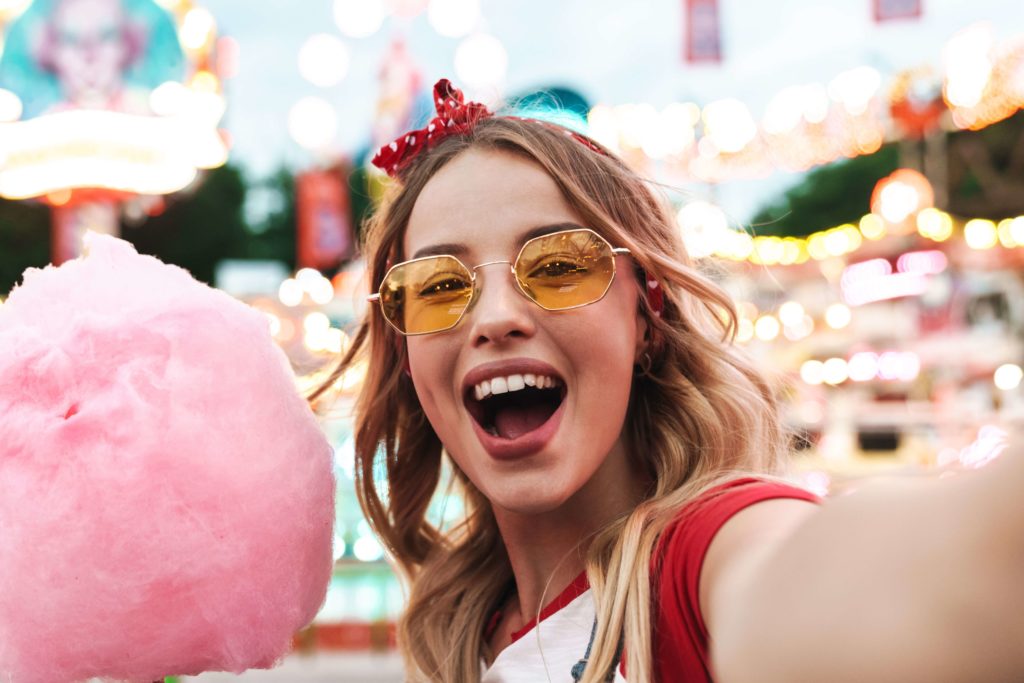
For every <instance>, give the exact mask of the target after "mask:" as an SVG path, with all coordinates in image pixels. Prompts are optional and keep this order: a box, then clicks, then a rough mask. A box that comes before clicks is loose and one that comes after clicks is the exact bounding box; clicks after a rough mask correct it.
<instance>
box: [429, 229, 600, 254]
mask: <svg viewBox="0 0 1024 683" xmlns="http://www.w3.org/2000/svg"><path fill="white" fill-rule="evenodd" d="M582 229H583V226H582V225H579V224H578V223H573V222H571V221H565V222H562V223H550V224H548V225H539V226H537V227H536V228H531V229H530V230H527V231H526V232H524V233H523V234H521V235H520V236H519V237H518V238H517V239H516V249H522V247H523V245H524V244H526V243H527V242H529V241H530V240H532V239H534V238H535V237H543V236H544V235H550V234H551V233H553V232H562V231H563V230H582ZM467 251H469V249H468V248H467V247H466V245H465V244H461V243H459V242H445V243H442V244H432V245H430V246H427V247H423V248H422V249H418V250H417V251H416V253H415V254H413V255H412V258H413V259H418V258H423V257H424V256H445V255H451V256H464V255H465V254H466V252H467Z"/></svg>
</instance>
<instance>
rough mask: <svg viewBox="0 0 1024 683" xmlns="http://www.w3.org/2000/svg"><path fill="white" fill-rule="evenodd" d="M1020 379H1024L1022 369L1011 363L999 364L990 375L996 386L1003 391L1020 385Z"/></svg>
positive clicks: (1011, 389)
mask: <svg viewBox="0 0 1024 683" xmlns="http://www.w3.org/2000/svg"><path fill="white" fill-rule="evenodd" d="M1021 379H1024V371H1022V370H1021V368H1020V366H1019V365H1015V364H1013V363H1007V364H1005V365H1000V366H999V367H998V368H996V371H995V374H994V375H993V377H992V380H993V381H994V382H995V385H996V387H997V388H999V389H1001V390H1003V391H1013V390H1014V389H1016V388H1017V387H1018V386H1020V382H1021Z"/></svg>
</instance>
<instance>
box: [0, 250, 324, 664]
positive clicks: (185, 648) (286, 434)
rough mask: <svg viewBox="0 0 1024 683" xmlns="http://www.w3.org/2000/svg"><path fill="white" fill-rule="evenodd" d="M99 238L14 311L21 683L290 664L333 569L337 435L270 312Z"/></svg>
mask: <svg viewBox="0 0 1024 683" xmlns="http://www.w3.org/2000/svg"><path fill="white" fill-rule="evenodd" d="M87 252H88V255H87V256H85V257H83V258H80V259H77V260H75V261H71V262H69V263H66V264H64V265H62V266H61V267H59V268H53V267H48V268H46V269H44V270H29V271H28V272H26V274H25V279H24V283H23V284H22V285H21V286H20V287H18V288H16V289H15V290H14V291H13V292H12V293H11V295H10V297H9V298H8V300H7V302H6V303H5V304H4V305H3V306H2V307H0V681H2V682H3V683H62V682H65V681H82V680H86V679H88V678H91V677H105V678H112V679H118V680H129V681H153V680H156V679H161V677H163V676H165V675H176V674H198V673H201V672H203V671H212V670H224V671H232V672H241V671H244V670H245V669H248V668H256V667H260V668H266V667H271V666H273V665H274V663H275V662H276V661H278V660H279V659H280V658H281V657H282V656H283V655H284V654H286V652H287V650H288V648H289V645H290V642H291V637H292V634H293V633H294V632H295V631H296V630H298V629H299V628H301V627H302V626H303V625H305V624H307V623H308V622H309V621H311V620H312V618H313V616H314V615H315V614H316V612H317V610H318V608H319V606H320V605H321V603H322V602H323V599H324V596H325V592H326V589H327V584H328V581H329V579H330V573H331V567H332V555H331V541H332V538H333V529H332V525H333V519H334V490H335V489H334V486H335V484H334V479H333V474H332V452H331V448H330V446H329V444H328V443H327V441H326V439H325V437H324V436H323V434H322V432H321V431H320V429H319V427H318V425H317V422H316V420H315V418H314V416H313V414H312V413H311V411H310V409H309V407H308V406H307V405H306V403H305V401H303V399H302V398H301V397H300V396H299V395H298V394H297V392H296V389H295V386H294V382H293V378H292V374H291V370H290V368H289V367H288V364H287V359H286V358H285V357H284V355H283V353H282V352H281V351H280V350H279V349H278V348H277V347H276V346H275V345H274V343H273V341H272V340H271V337H270V333H269V330H268V325H267V320H266V317H265V316H264V315H263V314H262V313H260V312H259V311H256V310H254V309H251V308H249V307H247V306H245V305H244V304H242V303H240V302H238V301H236V300H234V299H232V298H231V297H229V296H228V295H226V294H224V293H223V292H219V291H217V290H214V289H211V288H209V287H207V286H205V285H202V284H200V283H199V282H196V281H195V280H194V279H192V277H191V276H189V274H188V273H186V272H185V271H184V270H182V269H180V268H176V267H173V266H168V265H164V264H163V263H161V262H159V261H158V260H156V259H154V258H151V257H147V256H140V255H138V254H137V253H135V251H134V249H133V248H132V247H131V246H130V245H129V244H128V243H126V242H122V241H120V240H117V239H114V238H112V237H104V236H95V235H94V236H90V238H88V240H87Z"/></svg>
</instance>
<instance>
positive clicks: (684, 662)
mask: <svg viewBox="0 0 1024 683" xmlns="http://www.w3.org/2000/svg"><path fill="white" fill-rule="evenodd" d="M777 498H795V499H798V500H806V501H810V502H819V499H818V498H817V497H816V496H814V495H813V494H811V493H808V492H807V491H804V490H803V489H798V488H796V487H793V486H788V485H785V484H777V483H774V482H766V481H761V480H758V479H753V478H746V479H739V480H736V481H733V482H729V483H727V484H724V485H722V486H719V487H717V488H714V489H711V490H709V491H707V492H705V493H704V494H702V495H701V496H700V497H699V498H697V499H696V500H694V501H692V502H691V503H689V504H687V505H686V506H685V507H684V508H683V509H682V510H680V512H679V514H678V515H677V516H676V518H675V519H674V520H673V521H672V522H671V523H670V524H669V525H668V526H667V527H666V529H665V532H664V533H663V534H662V537H661V539H660V540H659V542H658V545H657V547H656V549H655V552H654V557H653V558H652V560H651V575H652V579H651V580H652V584H653V585H652V588H654V595H655V605H654V610H653V613H652V615H651V616H652V619H653V621H654V632H653V652H652V664H653V668H654V679H655V680H656V681H659V683H676V682H677V681H686V683H692V682H696V683H699V682H701V681H706V682H710V681H712V678H711V662H710V657H709V652H708V632H707V628H706V626H705V624H704V619H703V617H702V616H701V612H700V572H701V568H702V566H703V564H704V557H705V556H706V555H707V552H708V548H709V547H710V546H711V541H712V540H713V539H714V537H715V534H717V533H718V531H719V529H721V528H722V526H723V525H724V524H725V523H726V522H727V521H729V519H731V518H732V516H733V515H735V514H736V513H737V512H740V511H741V510H743V509H745V508H747V507H749V506H751V505H753V504H755V503H760V502H762V501H766V500H772V499H777ZM659 564H660V568H659ZM589 588H590V586H589V584H588V582H587V575H586V573H583V574H580V576H578V577H577V578H576V579H575V580H574V581H573V582H572V583H571V584H569V586H567V587H566V588H565V590H563V591H562V592H561V594H559V595H558V596H557V597H556V598H555V599H554V600H552V601H551V602H549V603H548V604H547V605H546V606H545V607H544V609H543V610H541V613H540V618H541V621H544V620H546V619H547V618H548V617H550V616H551V615H553V614H555V613H557V612H559V611H560V610H561V609H562V608H563V607H565V606H567V605H569V604H570V603H572V602H573V601H574V600H575V599H576V598H578V597H579V596H581V595H582V594H583V593H585V592H586V591H587V590H589ZM494 616H495V617H498V616H499V615H498V614H496V615H494ZM592 618H593V617H591V619H592ZM496 623H497V620H496V619H493V620H492V627H493V626H494V625H496ZM536 625H537V622H536V620H531V621H530V622H529V623H528V624H526V625H524V626H523V628H522V629H520V630H519V631H517V632H515V633H514V634H513V635H512V638H513V642H514V641H516V640H519V639H520V638H522V637H523V636H525V635H526V634H527V633H528V632H529V631H531V630H532V629H533V628H535V627H536ZM583 628H586V629H587V632H589V630H590V626H589V625H588V624H583ZM489 630H490V629H489ZM626 648H627V651H628V648H629V644H628V643H627V644H626ZM627 654H628V652H627ZM579 656H580V657H582V656H583V651H582V650H581V652H580V653H579ZM619 671H620V673H621V674H622V675H623V676H624V677H625V678H627V680H628V675H626V674H627V668H626V657H625V656H623V661H622V663H621V665H620V667H619Z"/></svg>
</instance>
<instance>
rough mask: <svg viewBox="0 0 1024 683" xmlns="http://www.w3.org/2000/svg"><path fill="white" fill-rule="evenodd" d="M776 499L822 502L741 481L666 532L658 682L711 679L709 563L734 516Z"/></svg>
mask: <svg viewBox="0 0 1024 683" xmlns="http://www.w3.org/2000/svg"><path fill="white" fill-rule="evenodd" d="M777 498H789V499H797V500H806V501H809V502H813V503H818V502H820V499H819V498H818V497H817V496H815V495H814V494H812V493H809V492H807V491H805V490H803V489H800V488H797V487H795V486H789V485H787V484H781V483H777V482H773V481H764V480H759V479H753V478H747V479H738V480H736V481H732V482H729V483H727V484H723V485H721V486H718V487H715V488H713V489H710V490H708V491H707V492H705V493H704V494H702V495H701V496H700V497H699V498H697V499H696V500H695V501H693V502H692V503H690V504H689V505H687V506H686V507H684V508H683V509H682V510H681V511H680V513H679V515H678V516H677V517H676V519H675V520H673V522H672V523H670V524H669V526H668V527H667V528H666V530H665V532H664V533H663V535H662V538H661V540H660V541H659V543H658V549H657V552H656V553H655V556H654V567H652V570H653V571H654V575H655V577H656V585H657V586H658V594H657V604H656V606H655V633H654V639H655V642H654V653H653V654H654V667H655V671H656V672H657V673H658V674H659V675H658V676H656V678H657V680H682V678H679V676H682V675H685V676H688V677H689V678H687V680H711V678H710V661H709V659H710V658H709V657H708V633H707V628H706V626H705V624H704V618H703V616H702V615H701V612H700V574H701V568H702V567H703V564H704V558H705V556H706V555H707V552H708V548H709V547H710V546H711V541H712V540H714V538H715V535H716V534H717V533H718V531H719V530H720V529H721V528H722V526H724V525H725V523H726V522H728V521H729V520H730V519H731V518H732V516H733V515H735V514H736V513H738V512H740V511H741V510H744V509H745V508H747V507H749V506H751V505H754V504H755V503H760V502H762V501H766V500H773V499H777ZM666 667H668V668H666ZM680 667H681V668H680ZM666 675H669V676H670V677H669V678H666V677H665V676H666Z"/></svg>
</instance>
